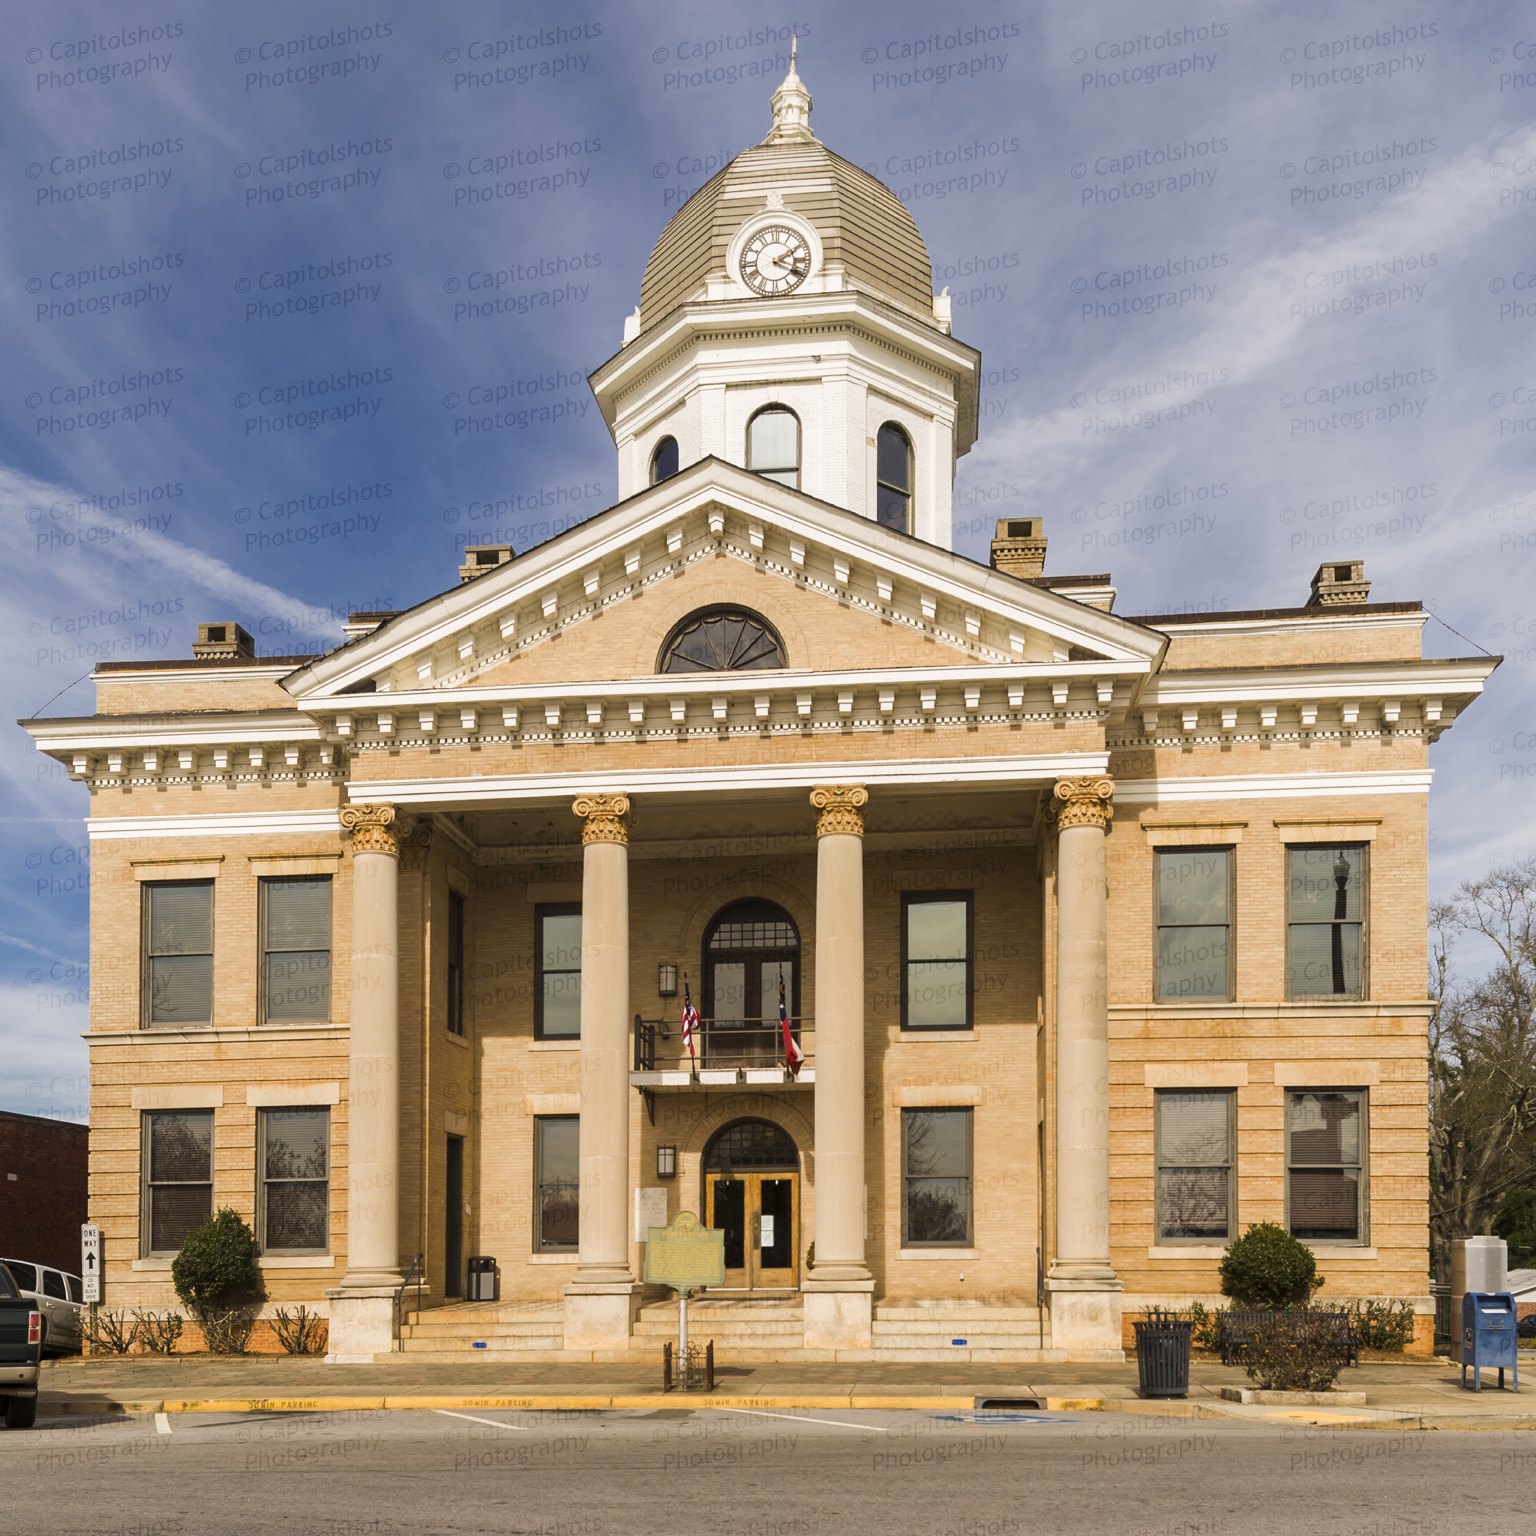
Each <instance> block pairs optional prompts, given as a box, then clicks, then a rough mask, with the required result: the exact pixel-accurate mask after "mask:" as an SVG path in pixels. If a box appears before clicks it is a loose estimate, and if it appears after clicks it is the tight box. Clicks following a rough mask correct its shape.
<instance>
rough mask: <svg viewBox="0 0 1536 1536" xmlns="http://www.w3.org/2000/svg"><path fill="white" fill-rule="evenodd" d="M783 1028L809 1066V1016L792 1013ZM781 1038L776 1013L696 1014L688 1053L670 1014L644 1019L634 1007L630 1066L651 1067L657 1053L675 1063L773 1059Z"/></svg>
mask: <svg viewBox="0 0 1536 1536" xmlns="http://www.w3.org/2000/svg"><path fill="white" fill-rule="evenodd" d="M789 1029H790V1034H791V1035H792V1036H793V1037H794V1041H795V1044H796V1045H798V1046H799V1047H800V1049H801V1050H802V1051H803V1052H804V1053H805V1064H806V1065H807V1066H809V1065H810V1062H811V1058H812V1056H813V1055H814V1054H815V1053H814V1052H813V1051H812V1050H810V1049H809V1047H808V1043H807V1041H806V1039H805V1036H806V1035H807V1034H809V1035H811V1036H814V1035H815V1032H816V1020H815V1016H814V1015H813V1014H795V1015H792V1016H791V1018H790V1020H789ZM662 1041H665V1042H667V1043H666V1045H665V1047H662V1045H661V1044H660V1042H662ZM783 1043H784V1042H783V1035H782V1033H781V1030H780V1026H779V1022H778V1020H777V1019H772V1020H769V1019H733V1018H701V1019H700V1020H699V1023H698V1027H697V1028H696V1029H695V1030H694V1054H693V1055H692V1056H690V1055H689V1052H688V1047H687V1046H686V1045H685V1044H684V1043H683V1035H682V1028H681V1026H680V1025H679V1024H678V1023H677V1021H676V1020H673V1019H646V1018H642V1017H641V1016H640V1015H639V1014H638V1013H637V1014H636V1015H635V1053H634V1061H635V1067H634V1069H635V1071H636V1072H654V1071H656V1070H657V1065H658V1057H664V1058H665V1060H664V1062H663V1064H664V1065H671V1064H674V1063H675V1064H676V1065H677V1066H679V1067H693V1068H709V1067H732V1066H738V1067H739V1066H752V1065H758V1066H762V1065H766V1064H767V1063H768V1062H770V1061H772V1060H775V1059H777V1060H779V1061H782V1060H783V1057H784V1052H783Z"/></svg>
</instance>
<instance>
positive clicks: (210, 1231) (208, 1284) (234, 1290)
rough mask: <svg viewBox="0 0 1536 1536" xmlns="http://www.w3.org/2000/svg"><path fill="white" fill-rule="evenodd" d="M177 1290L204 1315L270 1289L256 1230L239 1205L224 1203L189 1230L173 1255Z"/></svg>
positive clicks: (185, 1300) (172, 1272)
mask: <svg viewBox="0 0 1536 1536" xmlns="http://www.w3.org/2000/svg"><path fill="white" fill-rule="evenodd" d="M171 1283H172V1284H173V1285H174V1286H175V1287H176V1294H177V1295H178V1296H179V1297H180V1298H181V1299H182V1301H183V1302H184V1303H185V1304H186V1305H187V1306H188V1307H190V1308H191V1309H192V1311H194V1312H195V1313H196V1314H197V1315H198V1316H199V1317H209V1316H211V1315H213V1314H215V1313H217V1312H219V1311H221V1310H222V1309H223V1308H225V1307H228V1306H230V1305H234V1304H239V1303H243V1302H247V1301H259V1300H261V1299H262V1298H263V1297H264V1296H265V1295H266V1289H265V1287H264V1286H263V1285H262V1280H261V1270H260V1269H259V1268H258V1267H257V1264H256V1234H255V1233H254V1232H252V1231H251V1229H250V1228H249V1227H248V1226H246V1224H245V1223H244V1222H243V1221H242V1220H241V1219H240V1214H239V1212H238V1211H235V1210H232V1209H231V1208H230V1207H229V1206H227V1205H225V1206H221V1207H220V1208H219V1209H218V1210H217V1211H216V1212H215V1213H214V1214H213V1215H212V1216H210V1217H209V1218H208V1220H207V1221H205V1222H204V1223H203V1224H202V1225H201V1226H199V1227H194V1228H193V1229H192V1230H191V1231H190V1232H189V1233H187V1235H186V1238H185V1240H184V1241H183V1242H182V1245H181V1252H180V1253H178V1254H177V1255H176V1257H175V1258H174V1259H172V1260H171Z"/></svg>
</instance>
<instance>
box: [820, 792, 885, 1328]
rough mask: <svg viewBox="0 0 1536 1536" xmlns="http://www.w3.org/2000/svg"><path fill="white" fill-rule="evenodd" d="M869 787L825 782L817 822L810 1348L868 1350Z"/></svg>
mask: <svg viewBox="0 0 1536 1536" xmlns="http://www.w3.org/2000/svg"><path fill="white" fill-rule="evenodd" d="M868 803H869V791H868V790H866V789H864V788H863V787H862V786H861V785H857V784H828V785H822V786H820V787H819V788H817V789H815V790H813V791H812V793H811V804H812V805H814V806H815V807H816V809H817V810H818V811H820V813H821V814H820V816H819V817H818V819H817V823H816V839H817V841H816V1064H815V1065H816V1262H815V1264H814V1266H813V1267H812V1269H811V1272H810V1274H809V1276H808V1277H807V1279H806V1281H805V1284H804V1287H803V1289H804V1291H805V1345H806V1348H807V1349H868V1348H869V1347H870V1333H871V1313H872V1306H873V1292H874V1280H873V1279H872V1278H871V1276H870V1273H869V1269H868V1268H867V1266H866V1265H865V1263H864V817H863V814H862V808H863V807H864V806H865V805H867V804H868Z"/></svg>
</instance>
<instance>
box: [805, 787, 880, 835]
mask: <svg viewBox="0 0 1536 1536" xmlns="http://www.w3.org/2000/svg"><path fill="white" fill-rule="evenodd" d="M811 804H812V805H814V806H815V807H816V809H817V810H818V811H820V812H821V815H820V816H818V817H817V818H816V836H817V837H831V836H833V835H834V834H836V833H839V832H843V833H851V834H852V835H853V836H854V837H863V835H864V814H863V808H864V807H865V806H866V805H868V804H869V791H868V790H867V789H865V788H864V786H863V785H862V784H818V785H817V786H816V788H815V789H813V790H812V791H811Z"/></svg>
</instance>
